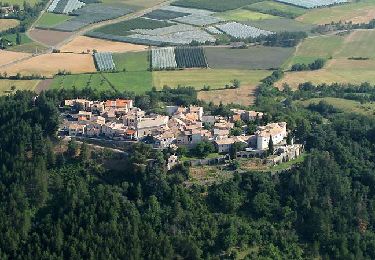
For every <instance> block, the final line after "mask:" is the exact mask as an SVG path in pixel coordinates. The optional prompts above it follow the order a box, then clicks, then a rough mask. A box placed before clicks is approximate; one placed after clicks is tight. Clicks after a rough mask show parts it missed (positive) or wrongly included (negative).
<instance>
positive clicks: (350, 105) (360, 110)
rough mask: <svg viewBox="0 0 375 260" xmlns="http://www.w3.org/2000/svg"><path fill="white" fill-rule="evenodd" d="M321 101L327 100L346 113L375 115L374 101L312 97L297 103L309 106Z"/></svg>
mask: <svg viewBox="0 0 375 260" xmlns="http://www.w3.org/2000/svg"><path fill="white" fill-rule="evenodd" d="M320 101H325V102H327V103H328V104H330V105H332V106H333V107H334V108H336V109H338V110H340V111H342V112H344V113H355V114H361V115H368V116H373V115H375V103H373V102H371V103H366V104H361V103H360V102H358V101H354V100H348V99H342V98H333V97H325V98H312V99H308V100H304V101H298V102H297V103H298V104H302V105H303V106H309V105H310V104H318V103H319V102H320Z"/></svg>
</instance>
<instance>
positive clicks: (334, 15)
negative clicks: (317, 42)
mask: <svg viewBox="0 0 375 260" xmlns="http://www.w3.org/2000/svg"><path fill="white" fill-rule="evenodd" d="M374 17H375V1H373V0H362V1H360V2H356V1H355V2H353V3H349V4H345V5H339V6H334V7H331V8H323V9H314V10H311V11H309V12H308V13H306V14H304V15H302V16H300V17H298V18H297V20H298V21H300V22H303V23H308V24H328V23H331V22H340V21H343V22H349V21H351V22H353V23H368V22H369V21H371V20H372V19H374Z"/></svg>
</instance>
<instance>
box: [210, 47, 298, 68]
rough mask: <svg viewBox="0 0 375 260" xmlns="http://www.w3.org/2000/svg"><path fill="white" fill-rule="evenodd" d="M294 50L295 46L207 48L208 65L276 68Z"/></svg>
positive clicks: (217, 66)
mask: <svg viewBox="0 0 375 260" xmlns="http://www.w3.org/2000/svg"><path fill="white" fill-rule="evenodd" d="M293 52H294V48H281V47H263V46H257V47H249V48H248V49H230V48H218V47H208V48H205V54H206V57H207V61H208V65H209V67H210V68H215V69H276V68H279V67H280V66H281V65H282V64H283V63H284V62H285V61H286V60H287V59H288V58H289V57H291V55H292V54H293Z"/></svg>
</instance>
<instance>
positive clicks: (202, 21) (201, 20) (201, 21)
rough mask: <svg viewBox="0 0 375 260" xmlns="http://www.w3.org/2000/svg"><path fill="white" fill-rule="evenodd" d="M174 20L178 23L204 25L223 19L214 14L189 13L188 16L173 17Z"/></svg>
mask: <svg viewBox="0 0 375 260" xmlns="http://www.w3.org/2000/svg"><path fill="white" fill-rule="evenodd" d="M174 21H176V22H179V23H186V24H191V25H197V26H205V25H210V24H215V23H219V22H222V21H224V20H223V19H221V18H218V17H214V16H208V15H196V14H191V15H188V16H183V17H179V18H176V19H174Z"/></svg>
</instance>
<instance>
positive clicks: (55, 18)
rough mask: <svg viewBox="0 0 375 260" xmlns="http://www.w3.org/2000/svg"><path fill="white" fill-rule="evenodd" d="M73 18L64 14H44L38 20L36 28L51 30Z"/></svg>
mask: <svg viewBox="0 0 375 260" xmlns="http://www.w3.org/2000/svg"><path fill="white" fill-rule="evenodd" d="M71 18H72V17H71V16H68V15H64V14H54V13H44V14H43V15H42V17H40V19H39V20H38V23H37V25H36V27H38V28H51V27H54V26H56V25H58V24H60V23H63V22H66V21H68V20H70V19H71Z"/></svg>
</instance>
